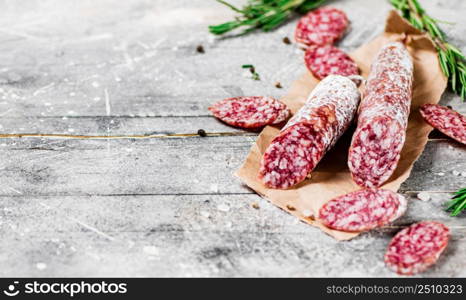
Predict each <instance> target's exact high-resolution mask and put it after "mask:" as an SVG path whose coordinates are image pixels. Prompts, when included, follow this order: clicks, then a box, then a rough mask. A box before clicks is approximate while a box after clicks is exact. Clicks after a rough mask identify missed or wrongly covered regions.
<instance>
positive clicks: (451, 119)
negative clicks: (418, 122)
mask: <svg viewBox="0 0 466 300" xmlns="http://www.w3.org/2000/svg"><path fill="white" fill-rule="evenodd" d="M420 111H421V115H422V117H423V118H424V120H426V122H427V123H429V124H430V125H431V126H432V127H434V128H437V129H438V130H439V131H441V132H442V133H444V134H445V135H447V136H449V137H451V138H452V139H455V140H457V141H458V142H460V143H463V144H465V145H466V116H463V115H461V114H459V113H458V112H456V111H454V110H451V109H449V108H448V107H445V106H441V105H437V104H424V105H423V106H422V107H421V109H420Z"/></svg>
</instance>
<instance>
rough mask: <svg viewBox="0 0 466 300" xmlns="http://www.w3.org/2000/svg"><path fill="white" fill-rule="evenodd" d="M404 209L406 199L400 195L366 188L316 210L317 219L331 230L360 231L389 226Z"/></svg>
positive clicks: (336, 199)
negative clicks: (317, 213)
mask: <svg viewBox="0 0 466 300" xmlns="http://www.w3.org/2000/svg"><path fill="white" fill-rule="evenodd" d="M406 208H407V201H406V198H405V197H403V196H402V195H400V194H397V193H395V192H392V191H389V190H382V189H365V190H359V191H356V192H352V193H349V194H346V195H343V196H340V197H337V198H335V199H332V200H330V201H329V202H327V203H325V204H324V205H323V206H322V207H321V209H320V210H319V220H320V221H321V222H322V223H323V224H324V225H325V226H327V227H329V228H332V229H336V230H341V231H348V232H361V231H367V230H371V229H374V228H377V227H382V226H385V225H388V224H389V223H391V222H393V221H395V220H396V219H398V218H399V217H401V216H402V215H403V214H404V213H405V211H406Z"/></svg>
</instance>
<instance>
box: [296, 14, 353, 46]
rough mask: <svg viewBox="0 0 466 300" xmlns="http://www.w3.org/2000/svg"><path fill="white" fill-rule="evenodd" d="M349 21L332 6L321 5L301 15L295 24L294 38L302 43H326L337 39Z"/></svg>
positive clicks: (331, 42)
mask: <svg viewBox="0 0 466 300" xmlns="http://www.w3.org/2000/svg"><path fill="white" fill-rule="evenodd" d="M348 24H349V21H348V17H347V16H346V14H345V13H344V12H343V11H341V10H339V9H336V8H333V7H328V6H326V7H321V8H318V9H315V10H313V11H311V12H309V13H308V14H307V15H305V16H304V17H302V18H301V19H300V20H299V22H298V25H297V26H296V31H295V39H296V41H297V42H298V43H301V44H304V45H327V44H333V43H334V42H336V41H337V40H339V39H340V38H341V37H342V36H343V34H344V33H345V31H346V28H347V27H348Z"/></svg>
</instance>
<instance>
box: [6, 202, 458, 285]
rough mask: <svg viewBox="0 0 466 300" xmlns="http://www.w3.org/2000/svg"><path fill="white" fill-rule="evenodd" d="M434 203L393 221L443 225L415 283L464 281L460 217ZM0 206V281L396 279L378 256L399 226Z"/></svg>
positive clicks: (104, 207) (186, 211) (207, 208)
mask: <svg viewBox="0 0 466 300" xmlns="http://www.w3.org/2000/svg"><path fill="white" fill-rule="evenodd" d="M442 198H443V196H439V195H437V194H434V195H433V199H432V200H431V201H429V202H422V201H419V200H411V201H410V207H409V210H408V215H407V216H406V217H404V218H403V219H402V220H400V222H398V223H399V224H409V223H411V222H414V221H419V220H423V219H425V218H429V219H432V218H433V216H435V217H434V218H435V219H436V220H440V221H443V222H445V223H446V224H447V225H449V226H450V227H451V228H452V233H453V238H452V242H451V244H450V246H449V248H447V251H446V253H445V255H443V256H442V258H441V259H440V261H439V263H438V264H437V265H436V266H435V267H433V268H432V269H430V270H429V271H427V272H426V273H424V274H423V275H422V276H425V277H431V276H445V277H452V276H454V277H457V276H464V275H465V273H464V270H465V269H466V268H465V266H463V265H464V260H463V259H462V258H461V257H462V253H463V252H464V251H462V250H461V249H465V247H466V239H465V236H466V230H465V228H464V226H463V224H462V221H463V220H462V219H463V218H451V217H448V216H446V214H445V213H443V212H442V210H441V209H440V208H439V207H438V206H441V205H442V203H443V201H444V200H443V199H442ZM1 200H2V205H4V207H3V210H2V223H1V227H0V230H1V232H2V233H3V234H4V236H5V235H7V236H12V237H13V236H14V237H15V238H12V239H10V242H9V243H8V244H6V243H2V245H0V262H2V265H3V266H4V267H3V268H2V269H1V270H0V274H1V275H2V276H6V275H8V276H26V275H28V276H53V275H56V274H60V275H61V276H387V277H391V276H395V275H394V274H393V273H391V272H390V271H388V270H387V269H386V268H385V267H384V265H383V260H382V257H383V253H384V252H385V249H386V246H387V244H388V242H389V239H390V238H391V236H392V235H393V234H394V233H395V232H396V231H397V230H399V228H387V229H383V230H379V231H374V232H371V233H367V234H363V235H361V236H360V237H358V238H356V239H354V240H352V241H348V242H343V243H342V242H337V241H335V240H334V239H332V238H330V237H328V236H326V235H325V234H323V233H322V232H320V231H319V230H317V229H315V228H313V227H311V226H308V225H306V224H303V223H297V222H296V221H295V218H294V217H292V216H290V215H288V214H286V213H285V212H282V211H280V210H279V209H277V208H275V207H273V206H272V205H271V204H269V203H268V202H266V201H264V200H261V199H260V198H259V197H258V196H255V195H229V196H225V195H223V196H212V195H205V196H195V197H194V196H146V197H133V196H129V197H91V198H89V197H36V198H34V199H32V198H30V197H26V198H24V197H13V198H8V197H2V198H1ZM252 201H257V202H258V203H259V205H260V208H259V209H258V210H256V209H253V208H251V207H250V203H251V202H252ZM225 207H228V208H229V209H228V210H227V209H226V208H225ZM343 253H344V255H342V254H343ZM37 263H43V264H45V265H46V266H47V267H46V268H45V269H38V268H37Z"/></svg>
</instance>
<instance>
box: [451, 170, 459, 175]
mask: <svg viewBox="0 0 466 300" xmlns="http://www.w3.org/2000/svg"><path fill="white" fill-rule="evenodd" d="M452 173H453V175H454V176H459V175H460V172H458V171H456V170H453V172H452Z"/></svg>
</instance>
